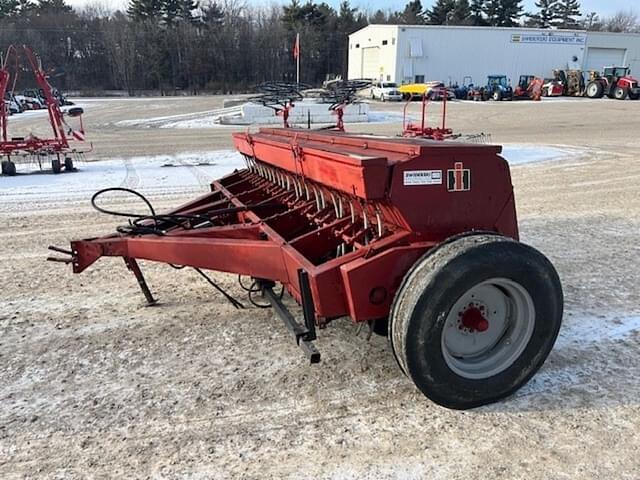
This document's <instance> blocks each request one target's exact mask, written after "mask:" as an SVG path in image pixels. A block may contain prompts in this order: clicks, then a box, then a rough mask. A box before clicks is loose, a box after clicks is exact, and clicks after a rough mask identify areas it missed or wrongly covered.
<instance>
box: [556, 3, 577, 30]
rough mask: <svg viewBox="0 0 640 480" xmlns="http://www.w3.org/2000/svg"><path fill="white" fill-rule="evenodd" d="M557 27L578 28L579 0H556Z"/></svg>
mask: <svg viewBox="0 0 640 480" xmlns="http://www.w3.org/2000/svg"><path fill="white" fill-rule="evenodd" d="M557 16H558V28H565V29H570V28H578V27H579V26H580V21H579V18H580V17H581V16H582V13H580V2H579V1H578V0H558V3H557Z"/></svg>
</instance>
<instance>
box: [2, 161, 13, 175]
mask: <svg viewBox="0 0 640 480" xmlns="http://www.w3.org/2000/svg"><path fill="white" fill-rule="evenodd" d="M2 174H3V175H7V176H9V177H14V176H15V175H16V164H15V163H14V162H12V161H11V160H3V161H2Z"/></svg>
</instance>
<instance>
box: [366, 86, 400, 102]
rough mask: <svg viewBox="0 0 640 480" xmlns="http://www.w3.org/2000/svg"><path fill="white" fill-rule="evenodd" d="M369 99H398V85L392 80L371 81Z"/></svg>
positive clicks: (383, 100) (384, 100)
mask: <svg viewBox="0 0 640 480" xmlns="http://www.w3.org/2000/svg"><path fill="white" fill-rule="evenodd" d="M371 99H372V100H376V99H377V100H380V101H382V102H386V101H387V100H393V101H400V100H402V94H401V93H400V91H399V90H398V85H397V84H396V83H394V82H373V83H372V84H371Z"/></svg>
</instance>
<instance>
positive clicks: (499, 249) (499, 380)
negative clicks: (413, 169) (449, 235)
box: [389, 234, 563, 410]
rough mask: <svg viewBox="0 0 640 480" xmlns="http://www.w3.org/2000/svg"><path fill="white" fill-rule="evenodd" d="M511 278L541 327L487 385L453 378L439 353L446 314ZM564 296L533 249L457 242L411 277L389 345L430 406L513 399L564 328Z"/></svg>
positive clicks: (511, 243) (471, 239)
mask: <svg viewBox="0 0 640 480" xmlns="http://www.w3.org/2000/svg"><path fill="white" fill-rule="evenodd" d="M497 277H500V278H508V279H511V280H513V281H516V282H518V283H519V284H520V285H522V286H523V287H524V288H526V290H527V291H528V292H529V294H530V295H531V297H532V300H533V302H534V306H535V311H536V320H535V326H534V330H533V334H532V336H531V339H530V340H529V342H528V344H527V346H526V347H525V349H524V351H523V352H522V354H521V355H520V356H519V357H518V358H517V360H516V361H515V362H514V363H513V364H512V365H511V366H509V367H507V368H506V369H505V370H503V371H502V372H500V373H498V374H496V375H494V376H492V377H490V378H485V379H482V380H471V379H467V378H463V377H461V376H459V375H457V374H456V373H454V372H453V371H452V370H451V369H450V368H449V366H448V365H447V363H446V361H445V360H444V356H443V354H442V342H441V337H442V330H443V328H444V326H445V323H446V320H447V315H448V313H449V310H450V309H451V308H452V307H453V305H454V304H455V303H456V301H457V300H458V298H460V297H461V296H462V295H463V294H464V293H465V292H467V291H468V290H469V289H470V288H472V287H473V286H474V285H477V284H478V283H480V282H482V281H484V280H487V279H490V278H497ZM562 310H563V295H562V286H561V284H560V279H559V278H558V274H557V273H556V271H555V269H554V267H553V265H552V264H551V262H549V260H548V259H547V258H546V257H544V255H542V254H541V253H540V252H538V251H537V250H535V249H534V248H532V247H530V246H527V245H525V244H522V243H520V242H517V241H515V240H513V239H510V238H507V237H503V236H500V235H496V234H471V235H466V236H462V237H459V238H455V239H453V240H451V241H448V242H445V243H443V244H441V245H440V246H438V247H436V248H434V249H432V250H431V251H429V252H427V254H425V255H424V256H423V257H422V258H421V259H420V260H418V261H417V262H416V264H415V265H414V266H413V267H412V268H411V270H409V272H408V273H407V274H406V276H405V278H404V280H403V282H402V284H401V286H400V288H399V290H398V293H397V294H396V297H395V298H394V302H393V305H392V307H391V315H390V321H389V326H390V328H389V339H390V341H391V346H392V350H393V352H394V355H395V357H396V359H397V361H398V364H399V365H400V368H401V369H402V371H403V372H405V374H407V376H409V377H410V378H411V379H412V380H413V382H414V383H415V384H416V386H417V387H418V388H419V389H420V390H421V391H422V393H423V394H424V395H425V396H427V397H428V398H429V399H431V400H432V401H434V402H436V403H437V404H439V405H442V406H444V407H447V408H452V409H457V410H464V409H469V408H475V407H479V406H482V405H486V404H490V403H493V402H496V401H498V400H501V399H503V398H505V397H508V396H509V395H511V394H512V393H514V392H515V391H516V390H518V389H519V388H520V387H521V386H522V385H524V384H525V383H526V382H527V381H528V380H529V379H530V378H531V377H532V376H533V375H534V374H535V373H536V371H538V369H539V368H540V367H541V366H542V364H543V363H544V361H545V360H546V358H547V356H548V355H549V352H550V351H551V349H552V347H553V345H554V343H555V340H556V338H557V336H558V332H559V330H560V325H561V322H562Z"/></svg>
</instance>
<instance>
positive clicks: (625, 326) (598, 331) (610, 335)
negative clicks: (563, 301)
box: [556, 313, 640, 349]
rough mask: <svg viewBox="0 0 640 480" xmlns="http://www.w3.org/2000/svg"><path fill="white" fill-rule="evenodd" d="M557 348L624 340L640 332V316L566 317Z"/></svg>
mask: <svg viewBox="0 0 640 480" xmlns="http://www.w3.org/2000/svg"><path fill="white" fill-rule="evenodd" d="M563 322H564V323H563V327H562V329H561V330H560V334H559V335H558V340H557V342H556V348H558V349H563V348H568V347H575V346H580V345H590V344H596V343H600V344H602V343H610V342H617V341H620V340H624V339H625V338H628V337H630V336H631V335H633V334H635V333H636V332H640V314H637V315H629V314H623V315H609V316H605V315H586V314H581V315H577V314H572V313H568V314H567V315H565V318H564V321H563Z"/></svg>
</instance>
